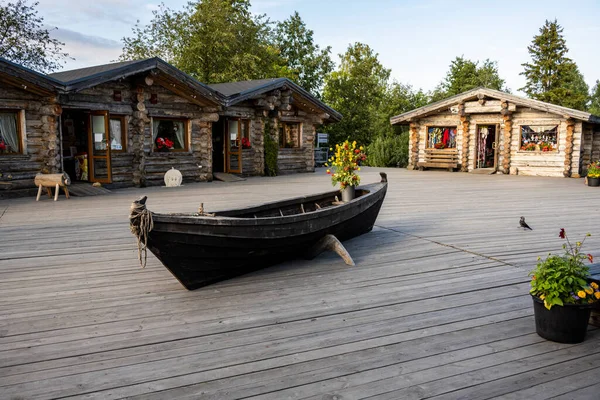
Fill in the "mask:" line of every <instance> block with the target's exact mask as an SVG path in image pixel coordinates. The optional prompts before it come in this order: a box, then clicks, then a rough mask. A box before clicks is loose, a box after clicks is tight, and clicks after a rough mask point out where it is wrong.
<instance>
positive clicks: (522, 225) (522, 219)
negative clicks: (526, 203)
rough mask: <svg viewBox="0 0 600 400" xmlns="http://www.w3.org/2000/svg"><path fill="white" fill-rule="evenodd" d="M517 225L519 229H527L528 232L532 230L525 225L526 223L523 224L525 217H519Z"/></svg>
mask: <svg viewBox="0 0 600 400" xmlns="http://www.w3.org/2000/svg"><path fill="white" fill-rule="evenodd" d="M519 225H521V228H523V229H529V230H530V231H532V230H533V229H531V227H530V226H529V225H527V222H525V217H521V219H520V220H519Z"/></svg>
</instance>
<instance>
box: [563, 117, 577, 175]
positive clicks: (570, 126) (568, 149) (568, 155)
mask: <svg viewBox="0 0 600 400" xmlns="http://www.w3.org/2000/svg"><path fill="white" fill-rule="evenodd" d="M574 130H575V121H574V120H573V119H571V118H569V119H567V135H566V137H565V139H566V144H565V168H564V170H563V175H564V177H565V178H569V177H570V176H571V162H572V160H573V137H574V135H573V132H574Z"/></svg>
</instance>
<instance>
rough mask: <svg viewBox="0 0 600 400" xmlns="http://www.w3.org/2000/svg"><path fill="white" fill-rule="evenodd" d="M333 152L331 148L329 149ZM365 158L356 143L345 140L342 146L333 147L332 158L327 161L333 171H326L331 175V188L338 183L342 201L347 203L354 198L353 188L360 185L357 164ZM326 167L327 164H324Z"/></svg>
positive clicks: (361, 148) (358, 166)
mask: <svg viewBox="0 0 600 400" xmlns="http://www.w3.org/2000/svg"><path fill="white" fill-rule="evenodd" d="M329 150H331V151H333V148H331V149H329ZM366 159H367V156H366V155H365V153H364V148H363V147H362V146H360V147H356V141H354V142H352V143H350V142H349V141H348V140H346V141H345V142H344V143H342V144H336V145H335V153H334V156H333V157H331V158H330V159H329V162H330V163H331V167H332V168H333V169H334V170H335V171H334V172H333V173H332V172H331V170H329V169H328V170H327V173H328V174H331V182H332V184H333V186H335V185H336V183H338V182H339V184H340V189H341V192H342V201H343V202H348V201H350V200H352V199H353V198H354V188H355V187H356V186H358V185H359V184H360V176H358V175H357V174H356V172H357V171H360V165H359V163H360V162H362V161H365V160H366ZM325 166H328V164H325Z"/></svg>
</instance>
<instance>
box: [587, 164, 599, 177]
mask: <svg viewBox="0 0 600 400" xmlns="http://www.w3.org/2000/svg"><path fill="white" fill-rule="evenodd" d="M587 177H588V178H600V165H599V164H598V161H594V162H592V163H590V165H588V168H587Z"/></svg>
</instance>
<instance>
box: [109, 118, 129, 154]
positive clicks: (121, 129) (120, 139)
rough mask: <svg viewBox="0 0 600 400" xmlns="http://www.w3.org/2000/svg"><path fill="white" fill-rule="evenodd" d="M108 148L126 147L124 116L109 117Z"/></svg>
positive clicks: (119, 149)
mask: <svg viewBox="0 0 600 400" xmlns="http://www.w3.org/2000/svg"><path fill="white" fill-rule="evenodd" d="M110 149H111V150H112V151H125V150H126V149H127V125H126V124H125V117H124V116H111V117H110Z"/></svg>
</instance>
